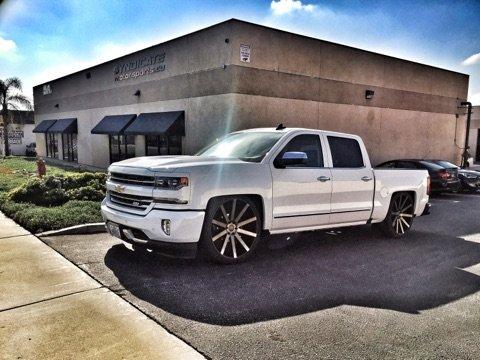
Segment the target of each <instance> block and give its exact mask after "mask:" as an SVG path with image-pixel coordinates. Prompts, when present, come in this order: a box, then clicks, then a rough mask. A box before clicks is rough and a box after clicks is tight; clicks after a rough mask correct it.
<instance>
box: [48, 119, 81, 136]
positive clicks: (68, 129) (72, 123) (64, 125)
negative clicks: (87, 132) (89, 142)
mask: <svg viewBox="0 0 480 360" xmlns="http://www.w3.org/2000/svg"><path fill="white" fill-rule="evenodd" d="M47 133H59V134H76V133H77V119H74V118H72V119H59V120H57V122H56V123H55V124H53V126H51V127H50V128H49V129H48V130H47Z"/></svg>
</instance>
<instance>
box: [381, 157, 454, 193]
mask: <svg viewBox="0 0 480 360" xmlns="http://www.w3.org/2000/svg"><path fill="white" fill-rule="evenodd" d="M377 167H378V168H390V169H392V168H393V169H416V170H418V169H424V170H427V171H428V173H429V174H430V180H431V189H430V190H431V191H432V192H456V191H459V190H460V188H461V183H460V179H459V178H458V169H453V168H449V169H446V168H445V167H444V166H441V165H439V164H437V163H435V162H433V161H431V160H422V159H401V160H391V161H387V162H384V163H382V164H380V165H378V166H377Z"/></svg>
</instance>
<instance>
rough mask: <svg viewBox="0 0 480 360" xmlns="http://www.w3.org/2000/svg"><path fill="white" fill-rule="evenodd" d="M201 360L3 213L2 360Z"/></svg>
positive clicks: (0, 229) (0, 272) (0, 222)
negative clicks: (99, 359) (85, 359)
mask: <svg viewBox="0 0 480 360" xmlns="http://www.w3.org/2000/svg"><path fill="white" fill-rule="evenodd" d="M74 358H102V359H130V358H135V359H201V358H203V357H202V356H201V355H200V354H199V353H198V352H196V351H195V350H194V349H193V348H191V347H190V346H189V345H187V344H186V343H184V342H183V341H182V340H180V339H178V338H177V337H175V336H173V335H171V334H169V333H168V332H167V331H166V330H165V329H163V328H162V327H161V326H159V325H158V324H157V323H155V322H154V321H152V320H150V319H149V318H147V317H146V316H145V315H144V314H142V313H141V312H140V311H138V310H137V309H135V308H134V307H133V306H131V305H130V304H129V303H127V302H126V301H124V300H122V299H121V298H120V297H118V296H117V295H115V294H114V293H113V292H111V291H110V290H108V289H106V288H104V287H102V285H101V284H100V283H98V282H97V281H95V280H94V279H92V278H91V277H90V276H89V275H87V274H86V273H84V272H83V271H82V270H80V269H79V268H77V267H76V266H75V265H73V264H72V263H71V262H69V261H68V260H66V259H65V258H63V257H62V256H61V255H60V254H58V253H57V252H56V251H54V250H53V249H51V248H50V247H48V246H47V245H45V244H44V243H43V242H41V241H40V240H39V239H38V238H36V237H35V236H33V235H31V234H30V233H29V232H28V231H26V230H25V229H23V228H22V227H20V226H18V225H17V224H15V223H14V222H13V221H12V220H10V219H8V218H6V217H5V216H4V215H3V214H2V213H0V359H74Z"/></svg>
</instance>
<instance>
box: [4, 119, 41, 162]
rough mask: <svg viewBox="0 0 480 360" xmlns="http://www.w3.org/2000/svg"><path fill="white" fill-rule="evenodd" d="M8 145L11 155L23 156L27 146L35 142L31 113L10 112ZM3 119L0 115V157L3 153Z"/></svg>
mask: <svg viewBox="0 0 480 360" xmlns="http://www.w3.org/2000/svg"><path fill="white" fill-rule="evenodd" d="M9 116H10V119H9V124H8V144H9V146H10V153H11V154H12V155H21V156H25V154H26V148H27V145H30V144H31V143H34V142H35V134H34V133H33V132H32V131H33V128H34V127H35V124H34V120H33V111H22V110H10V111H9ZM3 126H4V124H3V118H2V115H0V155H3V154H4V153H5V143H4V139H3Z"/></svg>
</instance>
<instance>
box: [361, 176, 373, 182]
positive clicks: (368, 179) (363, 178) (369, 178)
mask: <svg viewBox="0 0 480 360" xmlns="http://www.w3.org/2000/svg"><path fill="white" fill-rule="evenodd" d="M371 180H372V178H371V177H370V176H364V177H362V181H371Z"/></svg>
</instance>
